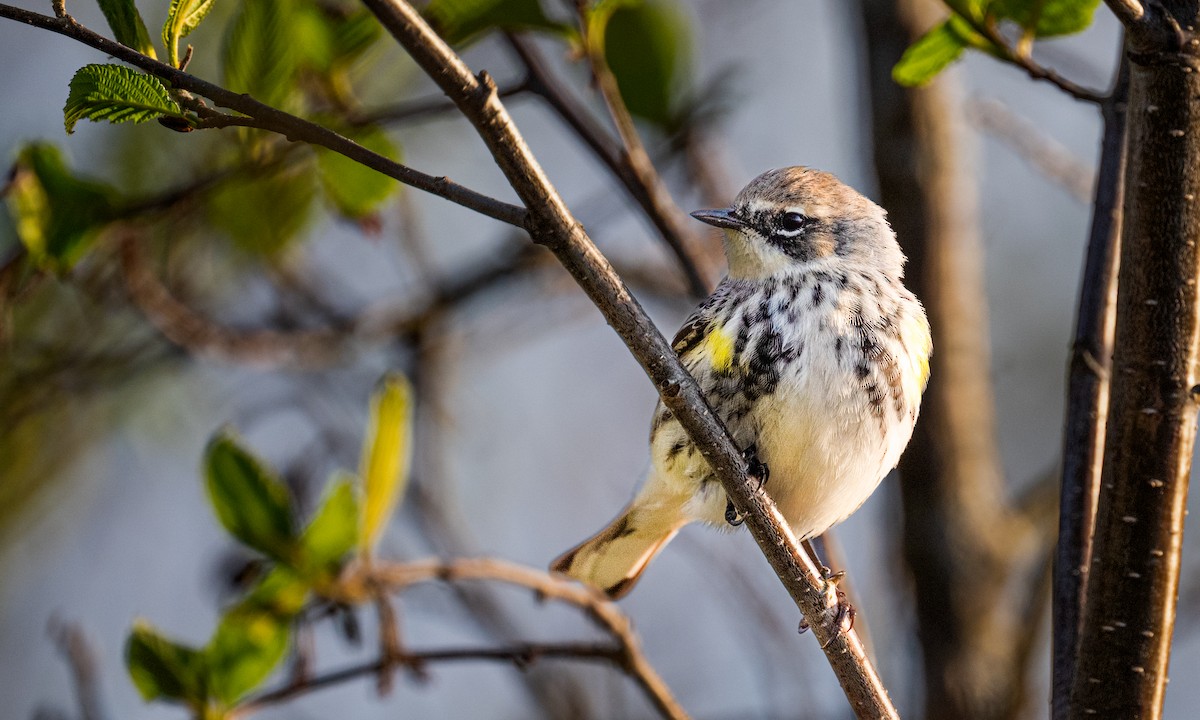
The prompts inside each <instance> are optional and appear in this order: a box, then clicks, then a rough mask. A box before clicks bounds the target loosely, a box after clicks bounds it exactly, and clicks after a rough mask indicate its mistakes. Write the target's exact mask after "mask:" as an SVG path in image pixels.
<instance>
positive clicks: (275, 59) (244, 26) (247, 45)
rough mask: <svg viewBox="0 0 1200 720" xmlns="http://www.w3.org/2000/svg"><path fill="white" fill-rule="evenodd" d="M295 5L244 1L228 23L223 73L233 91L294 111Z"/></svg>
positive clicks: (283, 0) (297, 53) (272, 0)
mask: <svg viewBox="0 0 1200 720" xmlns="http://www.w3.org/2000/svg"><path fill="white" fill-rule="evenodd" d="M295 8H296V5H294V4H293V3H290V2H287V0H245V1H244V2H242V3H241V5H240V6H239V7H238V11H237V14H236V15H235V16H234V18H233V20H232V21H231V22H230V23H229V26H228V31H227V33H226V35H225V42H224V47H223V48H222V54H221V70H222V74H223V76H224V79H225V85H226V87H228V88H229V89H230V90H233V91H234V92H239V93H248V94H249V95H251V96H253V97H254V98H255V99H256V100H259V101H261V102H264V103H266V104H268V105H271V106H273V107H277V108H281V109H285V110H290V109H294V108H293V107H292V104H291V103H290V102H289V100H290V99H291V98H294V97H295V96H296V92H297V87H296V83H295V82H294V76H295V73H296V68H297V60H298V58H299V57H300V45H299V43H298V38H297V37H296V26H297V22H296V18H297V16H298V13H297V12H296V10H295Z"/></svg>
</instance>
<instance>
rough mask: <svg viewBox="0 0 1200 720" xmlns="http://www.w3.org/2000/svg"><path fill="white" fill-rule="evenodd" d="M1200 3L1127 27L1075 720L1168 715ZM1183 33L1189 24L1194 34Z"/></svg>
mask: <svg viewBox="0 0 1200 720" xmlns="http://www.w3.org/2000/svg"><path fill="white" fill-rule="evenodd" d="M1195 27H1200V2H1197V1H1196V0H1187V1H1184V0H1174V1H1167V0H1164V1H1163V2H1161V3H1156V4H1155V5H1154V6H1153V7H1152V8H1150V7H1148V8H1146V14H1145V15H1144V16H1143V17H1142V19H1141V20H1140V21H1139V22H1138V24H1137V25H1136V26H1127V31H1128V38H1129V44H1130V46H1129V52H1128V56H1129V59H1130V81H1129V82H1130V85H1129V109H1128V123H1129V128H1128V139H1127V153H1128V160H1127V162H1128V165H1127V168H1126V173H1125V188H1126V191H1125V199H1124V225H1123V228H1122V232H1121V258H1120V270H1119V276H1118V287H1119V291H1118V296H1117V319H1116V331H1115V340H1114V347H1115V352H1114V356H1113V374H1112V386H1111V400H1110V405H1109V412H1108V426H1107V430H1106V434H1105V443H1104V470H1103V474H1102V478H1101V486H1100V494H1099V500H1098V504H1097V508H1096V525H1095V534H1094V539H1093V550H1092V558H1091V565H1090V569H1089V578H1088V586H1087V598H1086V603H1085V607H1084V613H1083V624H1082V631H1081V635H1080V643H1079V666H1078V671H1077V673H1076V676H1075V682H1074V685H1073V688H1072V693H1071V709H1070V714H1069V716H1068V717H1070V718H1077V719H1079V720H1082V719H1083V718H1089V717H1097V716H1098V717H1138V718H1146V719H1148V720H1156V719H1157V718H1159V717H1161V714H1162V701H1163V693H1164V691H1165V688H1166V682H1167V666H1168V661H1169V659H1170V651H1171V635H1172V632H1173V630H1174V625H1175V605H1176V597H1177V594H1178V588H1179V568H1180V558H1181V554H1182V550H1183V520H1184V515H1185V512H1186V500H1187V490H1188V480H1189V475H1190V470H1191V458H1192V450H1193V445H1194V442H1195V436H1196V403H1197V399H1198V398H1200V387H1198V386H1197V360H1198V359H1200V250H1198V249H1197V239H1198V238H1200V203H1197V202H1196V200H1197V198H1198V197H1200V72H1198V71H1200V60H1198V58H1197V53H1196V43H1197V39H1196V37H1195V33H1194V30H1192V28H1195ZM1184 28H1187V30H1184Z"/></svg>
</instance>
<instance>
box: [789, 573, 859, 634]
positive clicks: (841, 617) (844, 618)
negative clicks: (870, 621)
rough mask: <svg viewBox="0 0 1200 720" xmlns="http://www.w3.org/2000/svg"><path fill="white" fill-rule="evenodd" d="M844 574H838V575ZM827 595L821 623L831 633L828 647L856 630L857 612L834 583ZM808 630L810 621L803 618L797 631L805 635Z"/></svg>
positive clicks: (831, 584) (828, 587)
mask: <svg viewBox="0 0 1200 720" xmlns="http://www.w3.org/2000/svg"><path fill="white" fill-rule="evenodd" d="M844 574H845V573H838V575H844ZM825 594H826V598H827V603H826V606H825V611H824V613H822V617H821V621H822V624H823V625H825V628H826V629H827V630H828V632H829V640H828V642H827V643H826V645H828V643H830V642H833V641H834V640H835V639H836V638H837V637H838V636H839V635H841V634H843V633H848V632H850V631H851V630H852V629H853V628H854V616H855V615H856V614H857V611H856V610H855V609H854V606H853V605H851V604H850V603H849V602H847V601H846V593H844V592H842V591H841V590H838V589H837V585H835V584H833V583H832V582H831V583H830V584H828V585H826V592H825ZM830 598H831V599H830ZM808 629H809V625H808V621H807V620H805V619H804V618H801V619H800V627H799V628H798V629H797V631H798V632H800V633H801V634H803V633H805V632H808ZM822 649H823V648H822Z"/></svg>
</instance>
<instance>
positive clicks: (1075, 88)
mask: <svg viewBox="0 0 1200 720" xmlns="http://www.w3.org/2000/svg"><path fill="white" fill-rule="evenodd" d="M960 17H962V18H963V20H965V21H966V22H967V23H968V24H970V25H971V28H972V29H973V30H975V32H977V33H979V34H980V35H982V36H983V37H984V38H986V39H987V41H988V42H990V43H991V44H992V45H993V46H995V49H996V51H997V55H998V57H999V58H1000V59H1001V60H1004V61H1005V62H1007V63H1009V64H1012V65H1016V66H1017V67H1019V68H1021V69H1022V70H1024V71H1025V74H1027V75H1028V76H1029V77H1031V78H1033V79H1034V80H1044V81H1046V82H1048V83H1050V84H1051V85H1054V86H1055V87H1057V88H1058V89H1059V90H1062V91H1063V92H1065V93H1067V94H1068V95H1070V96H1071V97H1073V98H1075V99H1076V100H1082V101H1084V102H1090V103H1094V104H1096V105H1099V104H1101V103H1103V102H1104V97H1105V95H1104V93H1101V92H1098V91H1096V90H1092V89H1091V88H1086V87H1084V86H1082V85H1080V84H1078V83H1075V82H1073V81H1071V80H1068V79H1067V78H1065V77H1063V76H1062V75H1059V74H1058V73H1057V72H1055V71H1054V70H1052V69H1051V68H1048V67H1046V66H1044V65H1042V64H1041V63H1039V62H1038V61H1036V60H1034V59H1033V56H1032V55H1030V54H1029V52H1028V48H1027V47H1021V48H1014V47H1012V46H1011V45H1009V44H1008V41H1007V40H1005V38H1004V36H1003V35H1001V34H1000V29H999V27H997V25H996V22H995V19H994V18H992V17H987V18H983V19H982V20H978V19H975V18H972V17H969V16H967V15H961V16H960Z"/></svg>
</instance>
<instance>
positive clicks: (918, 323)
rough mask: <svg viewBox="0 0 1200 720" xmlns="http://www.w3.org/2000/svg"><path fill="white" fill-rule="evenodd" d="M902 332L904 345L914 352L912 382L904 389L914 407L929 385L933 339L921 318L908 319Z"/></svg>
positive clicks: (906, 384) (927, 323) (925, 322)
mask: <svg viewBox="0 0 1200 720" xmlns="http://www.w3.org/2000/svg"><path fill="white" fill-rule="evenodd" d="M902 332H903V333H904V342H905V344H906V345H908V346H909V347H911V348H914V350H915V351H914V352H913V354H912V355H911V358H912V363H913V370H914V371H915V372H914V374H913V376H912V377H913V382H910V383H905V388H904V394H905V396H906V397H907V399H908V401H909V403H911V404H914V405H915V404H916V403H917V402H918V401H919V400H920V399H921V394H922V393H923V392H925V386H926V385H927V384H928V383H929V355H930V353H931V352H932V351H933V339H932V338H931V337H930V335H929V322H928V321H927V320H925V319H924V318H922V317H913V318H910V319H909V321H908V322H907V323H905V325H904V328H903V329H902Z"/></svg>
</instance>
